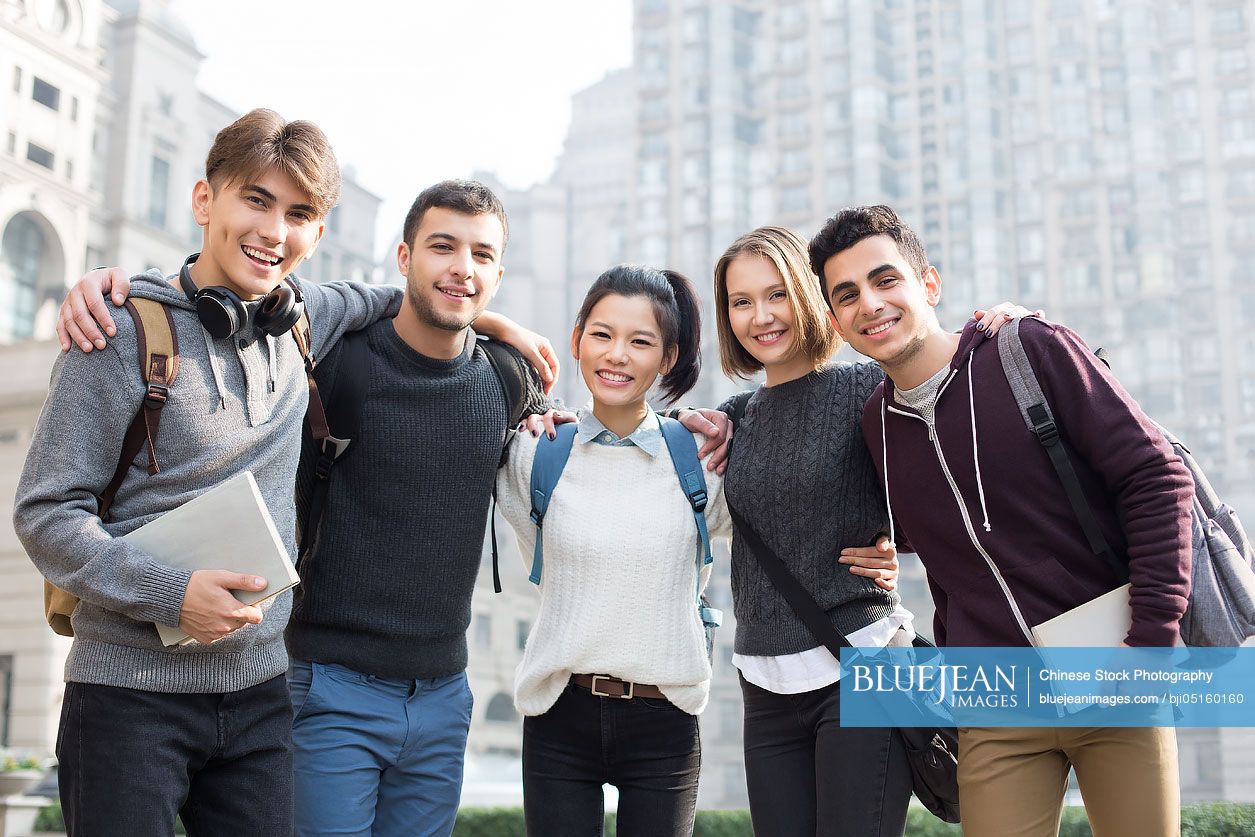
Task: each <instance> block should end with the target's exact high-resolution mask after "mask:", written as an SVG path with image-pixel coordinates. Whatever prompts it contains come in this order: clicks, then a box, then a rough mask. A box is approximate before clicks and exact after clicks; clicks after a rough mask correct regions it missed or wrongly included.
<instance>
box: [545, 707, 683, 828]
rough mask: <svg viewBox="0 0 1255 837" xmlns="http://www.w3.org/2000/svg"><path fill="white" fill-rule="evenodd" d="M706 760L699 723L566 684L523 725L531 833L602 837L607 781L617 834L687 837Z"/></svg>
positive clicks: (678, 711)
mask: <svg viewBox="0 0 1255 837" xmlns="http://www.w3.org/2000/svg"><path fill="white" fill-rule="evenodd" d="M701 762H702V748H701V739H700V738H699V737H698V732H697V717H696V716H694V715H690V714H688V713H687V712H685V711H683V710H682V709H677V708H676V707H675V706H673V705H672V704H671V703H670V702H669V701H665V700H658V699H653V698H632V699H631V700H619V699H616V698H603V697H597V696H596V695H594V694H593V693H592V692H590V691H588V690H587V689H584V688H582V687H580V686H574V685H569V686H567V687H566V690H565V691H564V692H563V693H562V696H561V697H559V698H558V702H557V703H555V704H554V705H553V706H552V707H551V708H550V709H549V711H548V712H546V713H545V714H543V715H537V716H533V717H528V718H525V719H524V720H523V811H524V813H525V815H526V817H527V833H528V834H534V835H544V837H550V835H563V834H569V835H577V836H578V837H588V835H600V834H601V833H602V824H603V820H604V816H605V814H604V811H605V800H604V799H603V797H602V792H601V786H602V785H603V784H606V783H609V784H611V785H614V786H615V787H616V788H618V789H619V814H618V821H617V828H618V833H619V834H620V835H621V837H637V835H641V836H642V837H667V835H672V834H674V835H690V834H692V833H693V817H694V816H695V814H696V811H697V776H698V773H699V772H700V771H701Z"/></svg>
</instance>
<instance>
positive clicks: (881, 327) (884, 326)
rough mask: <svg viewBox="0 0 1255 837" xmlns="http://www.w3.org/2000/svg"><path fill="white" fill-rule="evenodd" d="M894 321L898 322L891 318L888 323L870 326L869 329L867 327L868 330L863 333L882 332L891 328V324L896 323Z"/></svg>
mask: <svg viewBox="0 0 1255 837" xmlns="http://www.w3.org/2000/svg"><path fill="white" fill-rule="evenodd" d="M894 322H896V321H895V320H890V321H889V322H887V323H881V324H880V325H878V326H876V327H875V328H869V329H867V330H866V331H864V332H863V333H864V334H880V332H882V331H885V330H886V329H888V328H889V326H891V325H893V324H894Z"/></svg>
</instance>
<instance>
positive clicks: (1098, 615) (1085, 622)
mask: <svg viewBox="0 0 1255 837" xmlns="http://www.w3.org/2000/svg"><path fill="white" fill-rule="evenodd" d="M1132 625H1133V609H1132V608H1131V607H1130V606H1129V585H1127V584H1125V585H1124V586H1122V587H1117V588H1116V589H1114V590H1112V591H1111V592H1110V593H1103V594H1102V595H1101V596H1099V597H1098V598H1096V599H1090V600H1089V601H1088V602H1086V603H1085V604H1083V605H1080V606H1079V607H1074V608H1072V609H1071V610H1069V611H1066V612H1064V613H1060V614H1059V615H1058V616H1056V617H1054V618H1053V619H1047V620H1046V621H1045V622H1042V623H1041V624H1040V625H1036V626H1034V627H1033V640H1034V641H1035V642H1036V643H1037V644H1038V645H1039V646H1041V647H1043V648H1116V647H1118V646H1119V645H1120V643H1122V642H1124V640H1125V637H1127V636H1128V635H1129V628H1130V627H1132Z"/></svg>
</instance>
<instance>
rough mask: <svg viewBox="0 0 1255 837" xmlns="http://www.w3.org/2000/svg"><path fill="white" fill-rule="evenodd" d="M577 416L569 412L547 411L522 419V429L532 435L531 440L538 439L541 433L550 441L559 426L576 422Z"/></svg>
mask: <svg viewBox="0 0 1255 837" xmlns="http://www.w3.org/2000/svg"><path fill="white" fill-rule="evenodd" d="M578 418H579V416H577V415H575V413H573V412H571V411H570V410H548V411H547V412H544V413H533V414H532V415H530V416H528V417H527V418H525V419H523V429H524V430H526V431H527V432H528V433H531V434H532V437H533V438H538V437H539V436H540V434H541V433H542V432H543V433H544V434H545V435H546V436H548V437H549V438H550V439H552V438H553V437H554V433H555V430H554V428H555V427H557V426H558V425H559V424H567V423H568V422H572V421H576V420H577V419H578Z"/></svg>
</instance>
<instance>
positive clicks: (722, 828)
mask: <svg viewBox="0 0 1255 837" xmlns="http://www.w3.org/2000/svg"><path fill="white" fill-rule="evenodd" d="M35 830H36V831H52V832H58V831H61V832H63V831H65V821H64V820H63V819H62V817H61V806H60V804H58V803H53V804H52V805H49V806H48V807H47V808H45V809H44V810H43V811H41V812H40V813H39V819H37V820H36V821H35ZM605 833H606V837H614V834H615V828H614V815H613V814H607V815H606V831H605ZM753 833H754V830H753V829H752V828H751V827H750V815H749V812H748V811H698V812H697V824H696V826H695V827H694V828H693V835H694V837H752V835H753ZM906 833H907V835H908V837H961V835H962V833H963V832H962V830H961V829H960V828H959V827H958V826H957V825H949V824H947V823H944V822H942V821H941V820H939V819H937V818H936V817H934V816H933V815H932V814H930V813H928V812H927V811H925V810H923V809H922V808H914V807H913V808H911V811H910V814H909V815H908V817H907V825H906ZM453 834H454V837H526V834H527V829H526V828H525V827H524V826H523V809H522V808H463V809H462V810H461V811H459V812H458V821H457V825H455V826H454V827H453ZM1092 834H1093V832H1091V831H1090V829H1089V821H1088V820H1087V819H1086V818H1085V810H1084V809H1083V808H1068V809H1067V810H1066V811H1064V812H1063V823H1062V824H1061V825H1060V827H1059V837H1092ZM1252 834H1255V805H1239V804H1236V803H1225V802H1217V803H1209V804H1205V805H1187V806H1186V807H1185V808H1183V809H1182V811H1181V837H1250V835H1252Z"/></svg>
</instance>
